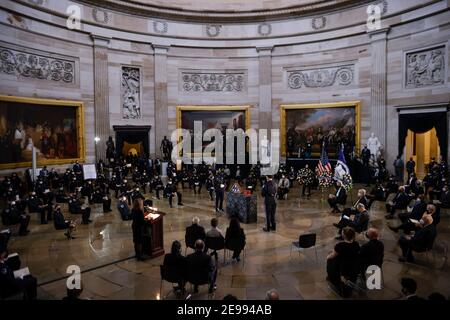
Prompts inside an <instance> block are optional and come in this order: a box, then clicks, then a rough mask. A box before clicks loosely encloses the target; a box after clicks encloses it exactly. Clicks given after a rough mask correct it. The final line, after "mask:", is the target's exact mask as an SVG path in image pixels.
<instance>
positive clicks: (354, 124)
mask: <svg viewBox="0 0 450 320" xmlns="http://www.w3.org/2000/svg"><path fill="white" fill-rule="evenodd" d="M281 130H282V132H281V137H282V149H283V150H282V151H283V154H284V155H285V156H287V157H301V158H318V157H320V154H321V150H322V146H325V148H326V151H327V152H328V155H329V156H331V157H336V156H337V153H338V151H339V148H341V146H342V145H344V148H345V150H344V152H345V153H346V154H350V153H351V152H353V151H357V150H356V149H358V148H359V102H348V103H347V102H346V103H333V104H317V105H285V106H281Z"/></svg>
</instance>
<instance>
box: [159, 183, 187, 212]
mask: <svg viewBox="0 0 450 320" xmlns="http://www.w3.org/2000/svg"><path fill="white" fill-rule="evenodd" d="M164 193H165V194H166V196H167V198H169V206H170V207H171V208H173V205H172V200H173V197H174V196H175V195H176V196H177V199H178V205H179V206H182V205H183V203H182V201H181V200H182V199H181V198H182V195H181V193H180V192H178V190H177V186H176V185H175V184H174V183H173V182H172V180H169V181H168V182H167V184H166V187H165V189H164Z"/></svg>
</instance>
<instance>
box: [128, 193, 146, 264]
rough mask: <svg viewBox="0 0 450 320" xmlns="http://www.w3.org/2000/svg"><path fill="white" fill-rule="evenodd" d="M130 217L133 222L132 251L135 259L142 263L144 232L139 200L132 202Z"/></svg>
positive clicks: (141, 204) (142, 210) (142, 213)
mask: <svg viewBox="0 0 450 320" xmlns="http://www.w3.org/2000/svg"><path fill="white" fill-rule="evenodd" d="M131 217H132V219H133V222H132V224H131V229H132V230H133V242H134V251H135V252H136V259H137V260H138V261H143V260H144V258H143V257H142V242H143V239H142V238H143V235H142V234H143V230H144V223H145V220H144V204H143V202H142V199H141V198H137V199H135V200H134V202H133V209H132V210H131Z"/></svg>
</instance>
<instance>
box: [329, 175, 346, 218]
mask: <svg viewBox="0 0 450 320" xmlns="http://www.w3.org/2000/svg"><path fill="white" fill-rule="evenodd" d="M346 202H347V193H346V191H345V189H344V187H343V186H342V183H341V182H340V181H337V182H336V193H335V194H330V195H329V197H328V204H329V205H330V208H332V209H333V210H332V211H331V213H340V212H341V211H340V210H339V209H338V207H337V205H338V204H342V205H345V203H346Z"/></svg>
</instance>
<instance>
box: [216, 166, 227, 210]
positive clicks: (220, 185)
mask: <svg viewBox="0 0 450 320" xmlns="http://www.w3.org/2000/svg"><path fill="white" fill-rule="evenodd" d="M214 191H215V193H216V206H215V210H216V212H223V198H224V195H225V179H224V176H223V174H221V173H219V174H217V175H216V177H215V179H214Z"/></svg>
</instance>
